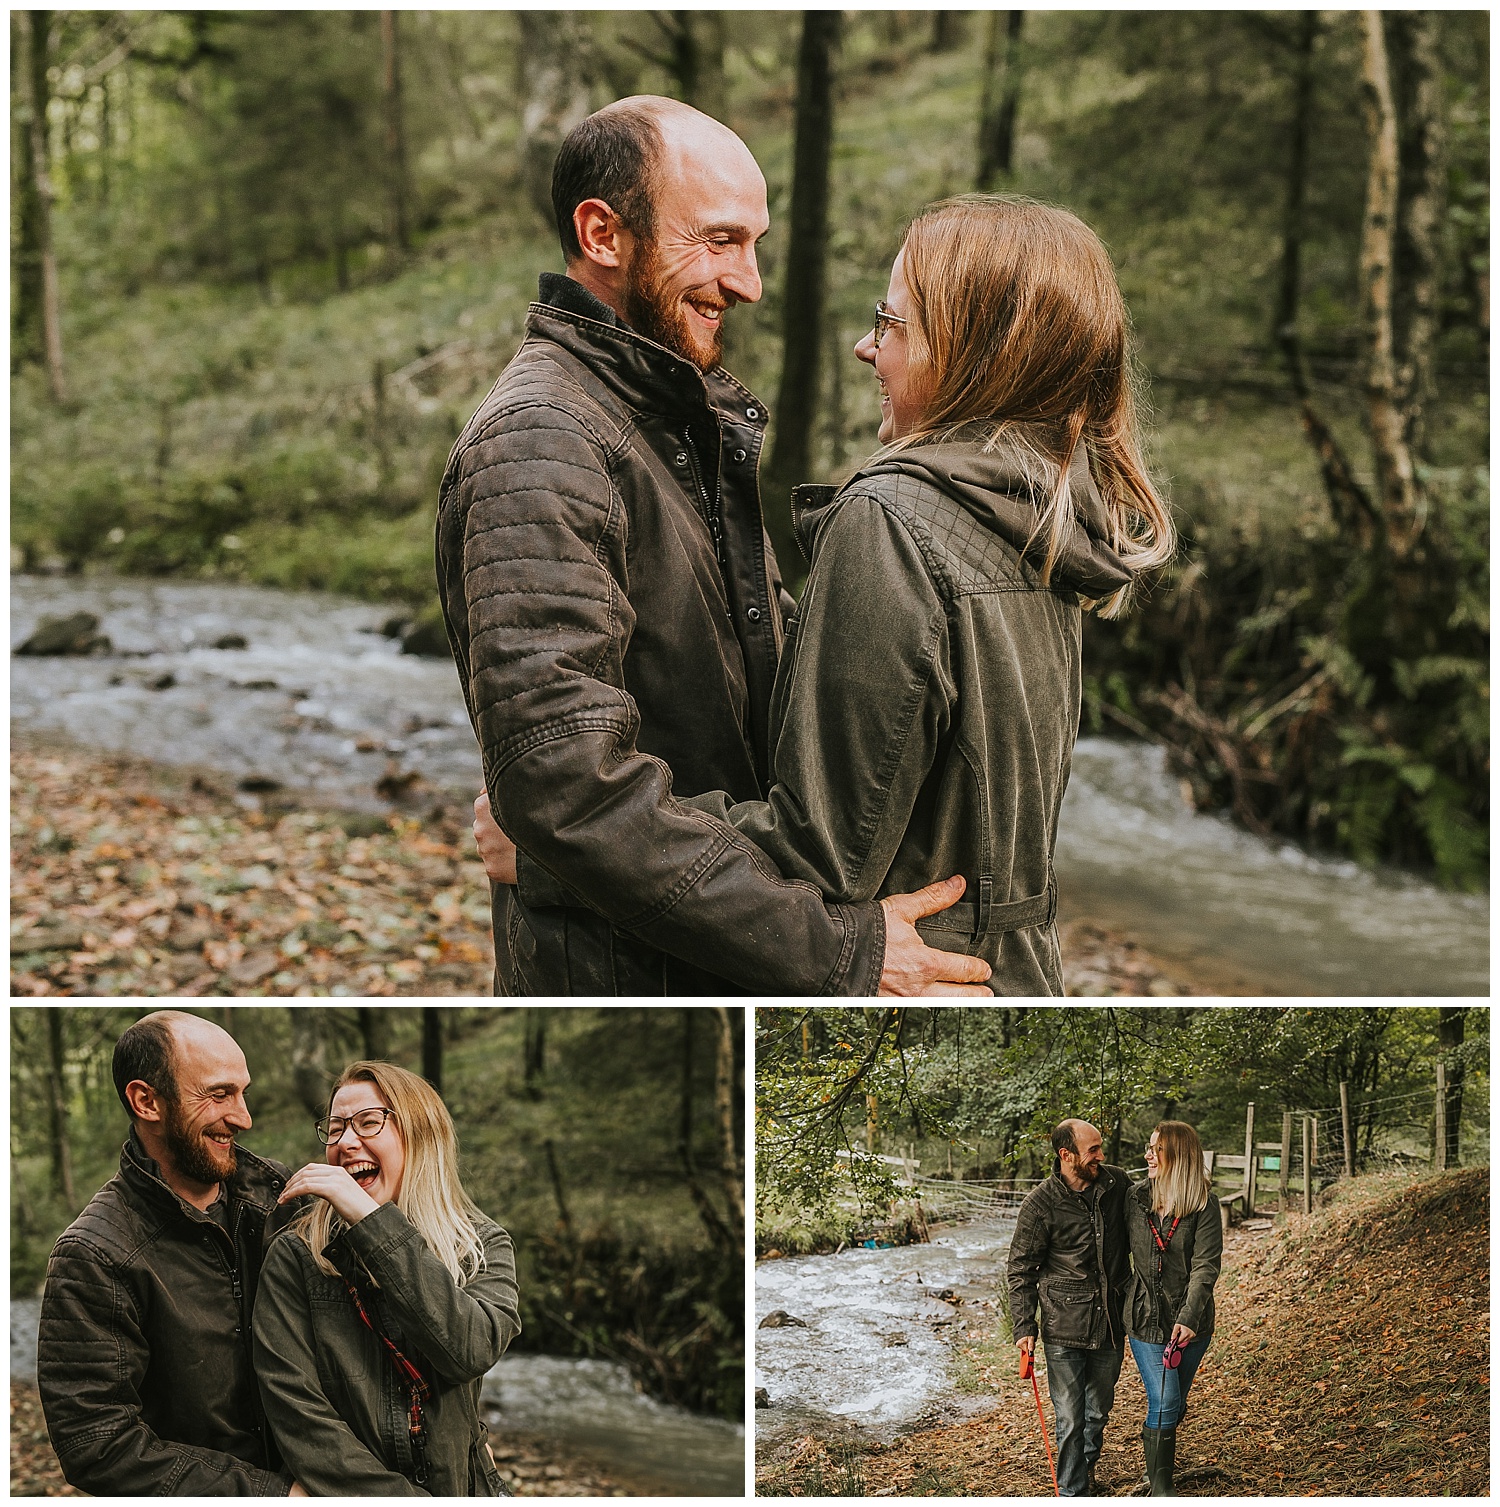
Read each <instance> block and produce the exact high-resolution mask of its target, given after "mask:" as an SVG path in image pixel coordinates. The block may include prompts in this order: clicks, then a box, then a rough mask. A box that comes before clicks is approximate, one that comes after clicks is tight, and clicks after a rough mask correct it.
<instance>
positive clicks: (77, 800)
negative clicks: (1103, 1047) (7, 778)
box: [11, 741, 1214, 998]
mask: <svg viewBox="0 0 1500 1507" xmlns="http://www.w3.org/2000/svg"><path fill="white" fill-rule="evenodd" d="M468 815H469V813H467V812H462V811H457V810H453V809H449V810H446V811H442V812H440V813H438V814H437V815H434V814H433V813H432V812H431V811H430V810H429V811H421V810H420V809H418V810H414V811H396V812H394V814H393V815H392V816H391V817H390V818H389V819H388V820H385V819H381V818H371V817H368V816H357V817H351V816H349V815H348V814H346V813H338V812H328V811H314V810H299V809H291V810H282V811H280V812H277V811H275V810H270V811H268V810H256V809H247V804H246V802H245V797H244V796H243V794H241V795H240V796H238V797H237V796H236V794H235V793H234V792H233V791H231V790H230V789H229V788H228V786H227V784H226V782H224V781H222V780H220V779H218V778H217V777H215V776H205V775H202V774H198V775H194V773H193V772H192V771H190V770H180V769H175V768H172V767H170V766H167V765H161V764H153V763H149V762H147V761H145V760H139V759H124V758H100V757H96V756H93V755H90V754H86V753H83V752H81V751H79V750H77V749H73V748H67V747H63V746H54V745H42V744H37V743H35V742H27V741H17V743H16V744H15V745H14V746H13V747H12V750H11V993H12V994H13V995H30V996H33V997H36V996H67V995H75V996H77V995H124V994H130V995H148V996H149V995H157V996H159V995H175V996H179V997H187V998H191V997H193V996H197V995H241V996H249V995H266V996H277V995H281V996H285V995H323V996H327V995H376V996H379V995H393V996H415V995H487V994H489V992H490V988H491V980H492V977H493V973H494V950H493V942H492V939H491V936H490V924H489V888H488V881H487V880H486V879H485V876H484V869H483V867H482V865H481V864H480V862H479V859H478V856H477V855H476V853H475V851H474V844H473V839H472V837H471V835H470V833H469V830H468V824H467V817H468ZM1062 951H1063V974H1064V978H1065V980H1066V982H1067V986H1068V991H1069V993H1071V994H1084V995H1150V996H1159V997H1163V998H1170V997H1173V996H1177V995H1186V994H1210V993H1212V992H1214V991H1212V990H1211V989H1208V988H1205V987H1203V986H1201V985H1198V984H1195V983H1194V982H1193V981H1192V980H1191V979H1189V978H1186V977H1184V976H1183V974H1182V971H1181V970H1180V969H1176V968H1169V967H1168V965H1166V964H1163V963H1161V962H1160V961H1159V960H1157V959H1155V958H1153V957H1151V956H1150V955H1149V954H1148V953H1146V952H1145V951H1144V950H1143V949H1142V948H1140V947H1138V946H1137V945H1136V944H1135V943H1134V942H1132V941H1131V940H1130V939H1129V938H1128V937H1124V936H1122V935H1120V934H1119V933H1117V932H1114V931H1110V930H1108V929H1107V928H1104V927H1100V926H1096V925H1094V924H1092V923H1090V922H1087V921H1074V922H1071V923H1069V924H1067V925H1066V926H1064V927H1063V928H1062Z"/></svg>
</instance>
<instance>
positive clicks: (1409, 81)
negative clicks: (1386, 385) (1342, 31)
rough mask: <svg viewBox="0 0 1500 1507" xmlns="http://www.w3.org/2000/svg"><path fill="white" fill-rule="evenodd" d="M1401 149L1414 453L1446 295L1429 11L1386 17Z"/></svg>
mask: <svg viewBox="0 0 1500 1507" xmlns="http://www.w3.org/2000/svg"><path fill="white" fill-rule="evenodd" d="M1384 29H1385V37H1386V41H1387V44H1388V47H1389V54H1390V62H1391V72H1392V87H1393V94H1394V98H1395V103H1396V124H1397V136H1398V150H1399V154H1400V168H1399V189H1398V205H1399V208H1398V212H1397V216H1396V243H1395V266H1394V277H1395V288H1394V290H1393V311H1392V312H1393V321H1392V322H1393V325H1394V353H1395V367H1396V401H1397V403H1398V404H1399V405H1400V407H1401V411H1402V419H1403V422H1404V425H1405V439H1406V444H1407V446H1408V448H1409V449H1410V450H1411V453H1412V455H1413V457H1419V456H1421V455H1422V454H1423V452H1424V450H1425V448H1426V441H1427V423H1426V414H1427V404H1428V403H1429V402H1430V401H1431V398H1432V391H1433V380H1432V348H1433V340H1434V337H1435V335H1436V331H1437V321H1438V304H1439V301H1440V296H1441V287H1442V277H1441V266H1440V262H1441V247H1442V226H1443V219H1444V215H1445V213H1446V210H1447V188H1448V176H1447V144H1446V131H1445V127H1444V120H1443V99H1442V76H1441V71H1440V66H1439V62H1438V56H1437V38H1436V36H1435V34H1434V19H1433V15H1432V13H1431V12H1430V11H1391V12H1390V13H1389V14H1387V15H1386V16H1385V28H1384Z"/></svg>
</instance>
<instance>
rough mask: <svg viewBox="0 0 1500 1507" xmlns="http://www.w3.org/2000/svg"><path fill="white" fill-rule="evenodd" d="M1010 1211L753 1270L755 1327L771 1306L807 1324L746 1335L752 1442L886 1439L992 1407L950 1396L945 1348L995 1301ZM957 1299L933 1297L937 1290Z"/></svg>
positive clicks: (987, 1318) (1011, 1224)
mask: <svg viewBox="0 0 1500 1507" xmlns="http://www.w3.org/2000/svg"><path fill="white" fill-rule="evenodd" d="M1014 1228H1015V1218H1014V1216H1013V1215H1010V1216H1002V1217H992V1218H986V1219H978V1220H974V1221H972V1222H969V1223H965V1224H959V1225H949V1226H944V1227H943V1228H942V1229H941V1230H940V1231H938V1232H936V1233H935V1234H934V1235H933V1238H932V1243H931V1244H930V1245H905V1246H896V1247H893V1248H891V1249H888V1250H874V1251H871V1250H865V1249H863V1248H862V1247H855V1248H854V1249H852V1250H846V1251H841V1252H840V1253H839V1254H838V1255H836V1256H793V1257H787V1258H781V1259H777V1260H773V1261H761V1262H759V1263H757V1265H756V1268H755V1321H756V1323H757V1324H759V1323H760V1321H761V1320H762V1319H764V1318H766V1317H767V1316H768V1315H769V1314H772V1313H774V1312H776V1311H777V1310H778V1309H780V1310H783V1311H784V1312H786V1313H787V1314H789V1315H791V1316H792V1317H794V1318H798V1319H801V1320H802V1321H803V1323H804V1324H805V1325H806V1327H805V1328H803V1327H801V1326H800V1325H784V1326H780V1327H776V1328H771V1329H759V1328H758V1329H757V1330H756V1333H755V1385H756V1386H757V1387H764V1388H765V1390H766V1393H767V1394H768V1397H769V1399H770V1406H768V1407H763V1408H757V1409H756V1413H755V1433H756V1440H757V1443H758V1444H760V1445H763V1446H764V1445H767V1444H770V1443H774V1442H777V1441H780V1440H782V1439H784V1438H787V1437H789V1436H794V1435H800V1434H806V1433H812V1432H816V1433H817V1434H818V1435H819V1437H827V1435H828V1432H829V1430H830V1428H831V1429H833V1430H835V1431H836V1430H837V1429H838V1428H839V1427H840V1426H846V1427H847V1426H853V1427H857V1428H859V1429H860V1430H861V1431H863V1432H864V1433H866V1434H867V1435H871V1436H873V1437H877V1438H878V1437H890V1436H892V1435H894V1434H896V1433H898V1432H900V1431H902V1430H905V1429H908V1428H910V1427H911V1426H912V1425H914V1424H916V1423H918V1422H924V1423H925V1422H929V1421H938V1420H940V1419H944V1418H952V1417H955V1416H963V1415H965V1414H968V1413H972V1412H974V1411H978V1410H983V1409H984V1408H987V1407H990V1406H993V1402H992V1401H991V1400H989V1399H983V1398H975V1399H969V1398H966V1397H962V1396H960V1395H958V1394H956V1393H955V1392H954V1390H953V1378H952V1364H951V1348H950V1346H951V1342H952V1341H953V1340H954V1339H958V1338H961V1337H962V1336H963V1334H964V1333H966V1326H967V1324H968V1323H969V1322H970V1317H969V1316H970V1315H972V1314H975V1313H982V1314H983V1316H984V1317H983V1320H982V1322H983V1323H984V1324H985V1326H986V1327H989V1324H990V1323H991V1321H992V1317H993V1308H992V1306H991V1307H985V1308H983V1309H981V1308H980V1307H979V1306H978V1305H980V1304H981V1303H984V1304H988V1305H994V1304H996V1303H997V1302H1000V1301H1003V1294H1004V1272H1005V1258H1006V1252H1007V1250H1008V1249H1009V1246H1010V1237H1011V1233H1012V1231H1013V1230H1014ZM939 1292H946V1293H949V1294H951V1295H952V1296H953V1297H956V1298H959V1299H962V1300H963V1301H962V1302H960V1303H957V1304H955V1303H952V1302H947V1301H944V1300H943V1299H940V1298H938V1297H936V1296H934V1295H935V1294H936V1293H939Z"/></svg>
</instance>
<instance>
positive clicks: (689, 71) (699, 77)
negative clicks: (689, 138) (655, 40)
mask: <svg viewBox="0 0 1500 1507" xmlns="http://www.w3.org/2000/svg"><path fill="white" fill-rule="evenodd" d="M651 15H652V19H653V20H654V21H655V22H656V24H657V26H658V27H659V28H660V30H661V33H662V37H663V39H664V41H665V42H666V44H667V55H666V56H665V57H657V56H656V55H655V54H654V53H651V52H649V51H647V50H646V49H644V48H643V49H641V51H642V52H643V53H645V55H646V56H647V57H649V58H651V59H652V60H653V61H655V62H658V63H660V64H661V66H662V67H663V68H664V69H665V70H666V71H667V72H668V73H670V74H671V75H672V79H673V81H674V82H675V83H676V85H677V97H678V99H680V100H682V102H683V103H684V104H688V105H692V107H693V108H694V109H695V110H702V111H703V112H704V113H705V114H706V115H714V116H721V115H722V114H723V112H724V13H723V11H717V10H669V11H653V12H652V13H651Z"/></svg>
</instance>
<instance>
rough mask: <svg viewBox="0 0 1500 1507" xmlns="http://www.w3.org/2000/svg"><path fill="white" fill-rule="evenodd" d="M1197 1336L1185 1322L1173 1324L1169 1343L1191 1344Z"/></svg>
mask: <svg viewBox="0 0 1500 1507" xmlns="http://www.w3.org/2000/svg"><path fill="white" fill-rule="evenodd" d="M1197 1338H1198V1336H1197V1335H1196V1334H1194V1333H1193V1331H1192V1330H1191V1329H1189V1328H1188V1326H1187V1325H1186V1324H1173V1325H1172V1338H1171V1341H1170V1343H1171V1344H1173V1345H1191V1344H1192V1343H1193V1341H1194V1340H1195V1339H1197Z"/></svg>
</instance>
